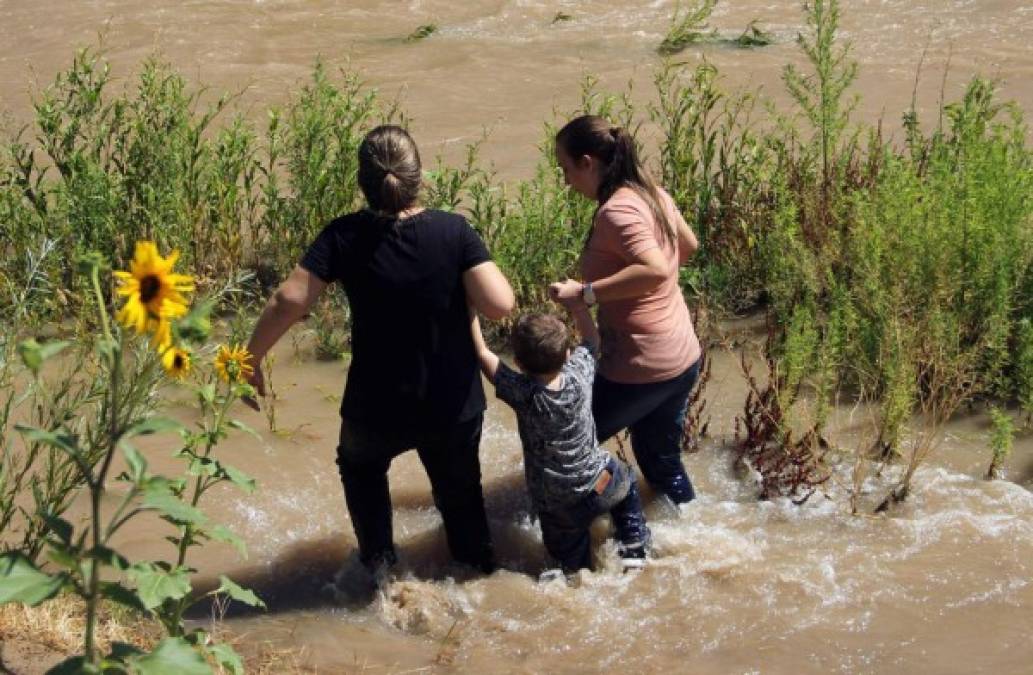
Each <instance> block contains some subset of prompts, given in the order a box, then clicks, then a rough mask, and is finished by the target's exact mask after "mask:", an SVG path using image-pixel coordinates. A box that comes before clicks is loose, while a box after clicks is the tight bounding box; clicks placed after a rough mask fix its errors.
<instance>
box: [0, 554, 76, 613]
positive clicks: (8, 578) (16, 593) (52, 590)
mask: <svg viewBox="0 0 1033 675" xmlns="http://www.w3.org/2000/svg"><path fill="white" fill-rule="evenodd" d="M66 579H67V575H65V574H63V573H62V574H59V575H57V576H50V575H49V574H44V573H43V572H40V571H39V570H38V569H36V566H35V565H33V564H32V561H31V560H29V559H28V558H26V557H25V555H24V554H22V553H20V552H18V551H11V552H8V553H4V554H3V555H0V605H6V604H7V603H9V602H20V603H22V604H24V605H28V606H30V607H35V606H36V605H38V604H40V603H41V602H43V601H44V600H49V599H50V598H52V597H54V596H55V595H57V592H58V591H60V590H61V587H62V586H63V585H64V583H65V580H66Z"/></svg>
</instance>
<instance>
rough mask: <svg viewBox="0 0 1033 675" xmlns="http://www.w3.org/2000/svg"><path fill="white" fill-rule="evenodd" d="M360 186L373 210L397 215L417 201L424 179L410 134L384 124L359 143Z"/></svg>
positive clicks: (386, 214)
mask: <svg viewBox="0 0 1033 675" xmlns="http://www.w3.org/2000/svg"><path fill="white" fill-rule="evenodd" d="M358 179H359V187H360V188H361V189H362V194H363V195H364V196H365V197H366V202H367V203H368V204H369V207H370V209H372V210H373V211H374V212H376V213H378V214H380V215H384V216H388V217H391V218H397V216H398V214H399V213H401V212H402V211H404V210H405V209H407V208H409V207H411V206H413V205H414V204H416V200H417V198H418V197H419V194H420V184H421V182H422V180H423V174H422V169H421V165H420V153H419V150H417V148H416V143H415V142H414V141H413V139H412V137H411V136H410V135H409V133H408V132H407V131H406V130H405V129H402V128H401V127H399V126H395V125H393V124H385V125H383V126H379V127H377V128H376V129H373V130H372V131H370V132H369V133H368V134H366V137H365V138H364V139H362V144H361V145H359V176H358Z"/></svg>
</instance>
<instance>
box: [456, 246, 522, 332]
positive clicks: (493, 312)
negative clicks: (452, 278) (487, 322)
mask: <svg viewBox="0 0 1033 675" xmlns="http://www.w3.org/2000/svg"><path fill="white" fill-rule="evenodd" d="M463 287H464V288H465V289H466V298H467V301H468V302H469V303H470V304H471V305H473V307H474V309H476V310H477V311H478V312H480V313H481V314H483V315H484V316H486V317H487V318H489V319H491V320H492V321H498V320H499V319H501V318H503V317H505V316H506V315H508V314H509V313H510V312H512V311H513V308H514V307H515V306H516V297H515V296H514V295H513V289H512V287H511V286H510V285H509V281H508V280H507V279H506V277H505V275H503V274H502V272H501V271H500V270H499V268H498V265H496V264H495V263H493V262H491V261H490V260H489V261H488V262H483V263H481V264H480V265H475V266H474V267H471V268H470V269H468V270H466V271H465V272H463Z"/></svg>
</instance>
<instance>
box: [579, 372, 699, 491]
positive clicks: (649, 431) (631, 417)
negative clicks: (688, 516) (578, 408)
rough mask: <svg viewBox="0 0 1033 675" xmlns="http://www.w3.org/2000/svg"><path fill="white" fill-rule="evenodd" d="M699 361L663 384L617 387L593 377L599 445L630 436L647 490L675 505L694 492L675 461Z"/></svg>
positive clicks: (678, 462) (593, 399)
mask: <svg viewBox="0 0 1033 675" xmlns="http://www.w3.org/2000/svg"><path fill="white" fill-rule="evenodd" d="M700 363H701V359H697V360H696V362H695V363H694V364H692V365H691V366H689V367H688V368H687V369H686V370H685V372H683V373H682V374H681V375H679V376H677V377H674V378H672V379H670V380H666V381H664V382H655V383H650V384H623V383H619V382H611V381H610V380H607V379H606V378H605V377H603V376H601V375H598V374H597V375H596V376H595V384H594V386H593V387H592V414H593V415H594V416H595V429H596V434H597V435H598V437H599V442H600V443H602V442H604V441H606V440H607V439H608V438H610V437H611V436H613V435H614V434H616V433H617V432H618V431H620V430H621V429H625V428H626V429H629V430H630V431H631V449H632V451H633V452H634V453H635V459H636V460H637V461H638V466H639V468H640V469H641V470H642V475H643V476H645V478H646V480H647V481H649V484H650V486H652V488H653V489H654V490H656V491H658V492H661V493H663V494H666V495H667V496H668V497H670V498H671V500H672V501H674V503H676V504H681V503H684V502H690V501H692V500H693V499H694V498H695V496H696V492H695V490H694V489H693V487H692V481H690V480H689V476H688V474H687V473H685V465H684V464H682V461H681V439H682V433H683V427H684V425H685V415H686V411H687V409H688V404H689V394H690V393H692V388H693V387H694V386H695V385H696V380H697V379H698V378H699V368H700Z"/></svg>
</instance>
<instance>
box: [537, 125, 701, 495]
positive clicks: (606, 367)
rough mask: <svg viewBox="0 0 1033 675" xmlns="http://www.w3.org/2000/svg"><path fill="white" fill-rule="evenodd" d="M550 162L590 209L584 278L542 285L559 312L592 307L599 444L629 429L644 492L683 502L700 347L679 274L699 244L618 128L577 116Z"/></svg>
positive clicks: (628, 136) (558, 141)
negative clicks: (685, 447) (684, 455)
mask: <svg viewBox="0 0 1033 675" xmlns="http://www.w3.org/2000/svg"><path fill="white" fill-rule="evenodd" d="M556 160H557V162H558V163H559V165H560V168H562V170H563V177H564V179H565V180H566V183H567V185H569V186H570V187H571V188H573V189H574V190H575V191H577V192H579V193H580V194H582V195H584V196H586V197H588V198H590V199H595V200H596V201H598V203H599V207H598V208H597V209H596V211H595V215H594V217H593V219H592V228H591V230H590V231H589V234H588V237H587V239H586V241H585V247H584V250H583V251H582V254H581V260H580V267H581V275H582V277H583V279H584V280H585V281H584V282H580V281H576V280H573V279H567V280H565V281H560V282H556V283H553V284H551V285H550V286H549V293H550V295H551V297H552V298H553V299H554V300H556V301H557V302H560V303H562V304H564V305H565V306H568V307H570V306H572V305H573V304H577V303H584V304H586V305H589V306H592V305H596V304H598V306H599V311H598V323H599V332H600V335H601V341H602V344H601V352H602V354H601V359H600V362H599V369H598V372H597V374H596V378H595V383H594V386H593V400H592V412H593V414H594V416H595V423H596V431H597V434H598V437H599V441H600V442H603V441H605V440H606V439H608V438H610V437H611V436H613V435H614V434H616V433H617V432H618V431H620V430H621V429H624V428H627V429H629V430H630V431H631V447H632V449H633V451H634V453H635V458H636V460H637V461H638V465H639V468H640V469H641V470H642V474H643V476H645V478H646V480H647V481H649V484H650V485H651V486H652V487H653V489H654V490H657V491H658V492H661V493H663V494H665V495H667V496H668V497H669V498H670V499H671V500H672V501H673V502H674V503H676V504H682V503H686V502H689V501H691V500H692V499H693V498H694V496H695V493H694V491H693V488H692V482H691V481H690V480H689V477H688V475H687V474H686V472H685V467H684V465H683V464H682V461H681V438H682V427H683V425H684V421H685V414H686V408H687V406H688V399H689V393H690V392H691V391H692V387H693V386H694V385H695V383H696V380H697V378H698V376H699V360H700V356H701V355H702V350H701V348H700V344H699V340H698V338H697V337H696V332H695V330H694V329H693V326H692V319H691V317H690V315H689V310H688V307H687V306H686V304H685V299H684V297H683V296H682V293H681V289H680V287H679V285H678V268H679V266H680V265H682V264H684V263H685V262H686V261H687V260H688V259H689V256H691V255H692V254H693V253H694V252H695V251H696V250H697V249H698V248H699V243H698V241H697V240H696V235H695V234H694V233H693V232H692V230H691V229H690V228H689V226H688V224H687V223H686V222H685V219H684V218H683V217H682V215H681V214H680V213H679V212H678V208H677V207H676V206H675V204H674V200H673V199H671V196H670V195H668V194H667V193H666V192H665V191H664V190H662V189H661V188H659V187H657V186H656V185H655V184H654V182H653V181H652V179H651V178H650V177H649V175H648V173H647V172H646V171H645V169H644V168H643V167H642V165H641V163H640V162H639V160H638V156H637V153H636V150H635V141H634V139H633V138H632V136H631V134H630V133H628V131H627V130H625V129H622V128H620V127H614V126H611V125H610V123H609V122H608V121H607V120H605V119H603V118H602V117H598V116H595V115H584V116H582V117H578V118H576V119H574V120H571V121H570V122H569V123H567V125H566V126H564V127H563V128H562V129H560V131H559V133H558V134H556Z"/></svg>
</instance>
